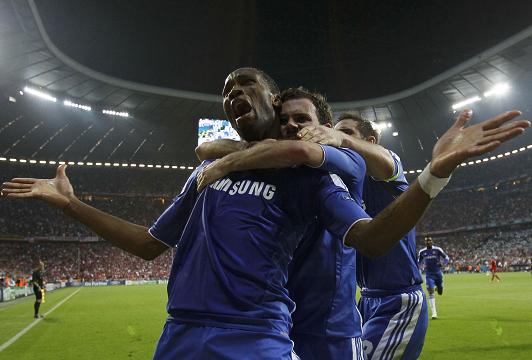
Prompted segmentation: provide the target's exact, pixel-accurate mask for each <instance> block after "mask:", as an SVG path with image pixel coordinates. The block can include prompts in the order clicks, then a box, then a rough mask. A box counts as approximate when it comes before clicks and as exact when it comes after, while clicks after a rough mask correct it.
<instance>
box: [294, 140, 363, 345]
mask: <svg viewBox="0 0 532 360" xmlns="http://www.w3.org/2000/svg"><path fill="white" fill-rule="evenodd" d="M322 149H323V152H324V160H323V163H322V164H321V166H320V169H322V170H326V171H329V172H330V173H331V174H332V175H331V177H332V179H333V181H335V182H336V183H337V184H338V185H339V186H345V187H346V188H347V189H348V191H349V193H350V195H351V197H352V198H353V200H354V201H355V202H357V203H358V204H362V186H363V182H364V176H365V174H366V163H365V162H364V159H363V158H362V157H361V156H360V155H359V154H358V153H356V152H354V151H352V150H349V149H344V148H335V147H331V146H322ZM344 184H345V185H344ZM319 220H320V221H319V222H318V223H317V224H316V226H314V227H313V228H311V229H309V232H308V233H307V234H305V237H304V240H303V241H302V243H301V244H300V246H299V247H298V249H297V250H296V253H295V255H294V260H293V262H292V264H291V265H290V271H289V280H288V290H289V292H290V297H291V298H292V299H293V300H294V301H295V303H296V310H295V312H294V313H293V314H292V321H293V322H294V328H293V329H292V331H293V332H295V333H303V334H312V335H316V336H331V337H345V338H347V337H358V336H361V334H362V328H361V319H360V314H359V313H358V309H357V307H356V304H355V301H356V300H355V293H356V273H355V268H356V251H355V250H354V249H353V248H350V247H347V246H345V245H344V244H343V241H342V238H341V237H339V236H337V235H335V234H332V233H331V232H329V231H327V229H326V227H325V226H324V224H323V223H322V222H321V220H322V219H319Z"/></svg>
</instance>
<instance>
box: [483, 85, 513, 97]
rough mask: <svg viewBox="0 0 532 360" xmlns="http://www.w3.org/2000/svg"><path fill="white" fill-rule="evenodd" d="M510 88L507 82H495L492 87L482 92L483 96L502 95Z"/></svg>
mask: <svg viewBox="0 0 532 360" xmlns="http://www.w3.org/2000/svg"><path fill="white" fill-rule="evenodd" d="M509 89H510V85H508V84H497V85H495V86H494V87H492V88H491V89H490V90H488V91H486V92H485V93H484V97H490V96H492V95H503V94H505V93H506V92H508V90H509Z"/></svg>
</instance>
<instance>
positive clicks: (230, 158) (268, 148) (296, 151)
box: [198, 140, 323, 191]
mask: <svg viewBox="0 0 532 360" xmlns="http://www.w3.org/2000/svg"><path fill="white" fill-rule="evenodd" d="M322 162H323V150H322V148H321V146H319V145H318V144H314V143H309V142H304V141H299V140H280V141H272V140H270V141H266V142H262V143H258V144H257V145H255V146H253V147H251V148H249V149H247V150H243V151H238V152H235V153H232V154H229V155H227V156H225V157H223V158H221V159H218V160H216V161H214V162H212V163H211V164H209V165H207V166H206V167H205V168H204V169H203V171H202V172H200V173H199V175H198V191H200V190H201V189H203V188H204V187H205V186H207V185H208V184H210V183H212V182H213V181H215V180H217V179H219V178H222V177H224V176H225V175H227V174H229V173H231V172H233V171H244V170H251V169H282V168H288V167H292V166H298V165H309V166H312V167H318V166H320V165H321V163H322Z"/></svg>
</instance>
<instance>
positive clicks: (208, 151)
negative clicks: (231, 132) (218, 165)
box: [195, 139, 249, 161]
mask: <svg viewBox="0 0 532 360" xmlns="http://www.w3.org/2000/svg"><path fill="white" fill-rule="evenodd" d="M248 147H249V143H248V142H246V141H236V140H230V139H219V140H214V141H207V142H204V143H203V144H201V145H199V146H198V147H196V150H195V151H196V157H197V158H198V159H199V160H200V161H204V160H209V159H219V158H222V157H224V156H226V155H229V154H232V153H234V152H237V151H241V150H245V149H247V148H248Z"/></svg>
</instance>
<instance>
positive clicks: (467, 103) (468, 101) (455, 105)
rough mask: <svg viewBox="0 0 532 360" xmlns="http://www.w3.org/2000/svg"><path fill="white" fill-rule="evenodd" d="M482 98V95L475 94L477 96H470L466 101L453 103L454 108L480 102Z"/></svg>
mask: <svg viewBox="0 0 532 360" xmlns="http://www.w3.org/2000/svg"><path fill="white" fill-rule="evenodd" d="M480 100H482V99H481V98H480V96H475V97H472V98H469V99H465V100H464V101H460V102H458V103H456V104H453V106H452V108H453V110H457V109H460V108H461V107H464V106H466V105H469V104H473V103H476V102H479V101H480Z"/></svg>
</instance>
